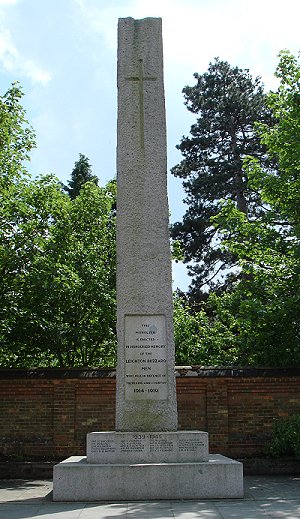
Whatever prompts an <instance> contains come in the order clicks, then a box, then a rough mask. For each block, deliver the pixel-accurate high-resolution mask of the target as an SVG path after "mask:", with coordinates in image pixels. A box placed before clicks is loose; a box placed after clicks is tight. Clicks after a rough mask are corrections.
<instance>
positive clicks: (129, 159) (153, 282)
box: [116, 18, 177, 431]
mask: <svg viewBox="0 0 300 519" xmlns="http://www.w3.org/2000/svg"><path fill="white" fill-rule="evenodd" d="M118 38H119V42H118V146H117V185H118V189H117V332H118V367H117V402H116V404H117V407H116V430H117V431H174V430H176V429H177V407H176V393H175V379H174V339H173V312H172V274H171V256H170V244H169V230H168V220H169V209H168V200H167V154H166V120H165V99H164V84H163V53H162V33H161V19H160V18H156V19H153V18H151V19H150V18H146V19H144V20H134V19H132V18H123V19H120V20H119V27H118Z"/></svg>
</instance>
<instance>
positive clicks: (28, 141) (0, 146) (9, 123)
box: [0, 82, 35, 189]
mask: <svg viewBox="0 0 300 519" xmlns="http://www.w3.org/2000/svg"><path fill="white" fill-rule="evenodd" d="M23 95H24V94H23V92H22V89H21V87H20V85H19V83H18V82H15V83H13V84H12V86H11V87H10V88H9V89H8V91H7V92H6V93H5V94H4V95H3V96H0V127H1V133H0V172H1V176H0V177H1V178H0V181H1V186H0V187H1V189H2V188H4V187H8V186H9V182H11V181H12V180H13V179H16V178H20V177H22V175H24V173H26V168H25V166H24V162H25V161H28V160H29V152H30V151H31V150H32V149H33V148H35V134H34V131H33V130H32V128H31V127H30V126H29V124H28V121H27V120H26V118H25V110H24V108H23V107H22V105H21V103H20V100H21V99H22V97H23Z"/></svg>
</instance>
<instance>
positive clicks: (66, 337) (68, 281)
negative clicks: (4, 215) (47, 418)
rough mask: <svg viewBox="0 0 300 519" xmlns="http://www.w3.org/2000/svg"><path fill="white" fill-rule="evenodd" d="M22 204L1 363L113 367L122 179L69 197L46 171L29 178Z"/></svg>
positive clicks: (13, 241) (4, 308) (12, 256)
mask: <svg viewBox="0 0 300 519" xmlns="http://www.w3.org/2000/svg"><path fill="white" fill-rule="evenodd" d="M22 203H23V207H24V213H23V217H22V218H20V219H19V221H18V225H16V226H15V228H14V232H13V233H12V235H11V236H10V243H11V249H10V252H11V253H10V258H9V259H10V265H11V268H10V272H9V274H10V275H9V276H8V277H7V283H6V287H7V291H6V296H5V297H3V301H2V302H3V303H4V304H3V305H2V316H1V317H2V319H1V323H2V327H1V343H2V353H3V355H4V358H3V361H2V365H7V366H14V367H17V366H18V367H19V366H23V367H24V366H91V365H112V364H113V363H114V360H115V358H114V355H115V314H116V311H115V217H114V211H113V207H114V204H115V183H114V182H111V183H109V184H108V186H107V187H106V188H100V187H98V186H95V184H93V183H91V182H88V183H86V184H85V185H84V186H83V187H82V189H81V191H80V194H79V195H78V196H77V197H76V199H75V200H70V198H69V197H68V196H67V195H66V194H64V193H63V192H62V191H61V187H60V182H59V181H58V180H57V179H55V178H53V177H51V176H49V177H43V178H41V179H38V180H32V181H31V182H30V183H28V186H27V189H26V190H24V192H23V198H22ZM16 243H18V244H20V245H19V246H18V247H17V246H16V245H15V244H16ZM20 258H21V259H22V261H20ZM17 260H19V263H18V261H17ZM18 265H19V268H16V267H17V266H18ZM33 352H34V354H33Z"/></svg>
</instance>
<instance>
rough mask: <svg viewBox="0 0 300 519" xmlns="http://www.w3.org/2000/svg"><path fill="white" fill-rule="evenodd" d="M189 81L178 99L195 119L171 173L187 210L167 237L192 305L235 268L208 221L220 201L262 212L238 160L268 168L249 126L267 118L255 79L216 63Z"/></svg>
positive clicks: (255, 135)
mask: <svg viewBox="0 0 300 519" xmlns="http://www.w3.org/2000/svg"><path fill="white" fill-rule="evenodd" d="M194 76H195V78H196V80H197V83H196V85H195V86H192V87H185V88H184V89H183V93H184V96H185V104H186V106H187V108H188V110H190V111H191V112H192V113H194V114H197V117H198V118H197V121H196V123H195V124H193V125H192V127H191V131H190V136H189V137H183V138H182V140H181V143H180V144H179V145H178V146H177V148H178V149H180V151H181V153H182V155H183V157H184V159H183V160H182V162H181V163H180V164H178V165H177V166H175V167H174V168H173V169H172V173H173V174H174V175H175V176H178V177H180V178H182V179H183V187H184V189H185V191H186V194H187V196H186V199H185V203H186V204H187V205H188V209H187V211H186V213H185V215H184V217H183V220H182V222H177V223H175V224H174V225H173V227H172V230H171V234H172V237H173V238H174V239H175V240H178V241H179V242H180V243H181V245H182V248H183V250H184V261H185V262H186V263H189V264H190V266H189V267H188V268H189V272H190V275H191V276H193V281H192V285H191V287H190V296H191V297H192V298H193V299H196V300H197V299H199V296H200V294H201V290H202V287H203V286H204V285H205V284H208V285H209V286H210V288H211V289H214V290H216V289H217V288H218V284H219V283H220V281H218V282H217V283H215V281H214V279H215V276H216V274H217V273H219V272H225V276H226V275H228V268H230V267H233V266H234V265H235V264H236V257H235V255H234V254H232V253H231V252H230V250H228V249H224V248H222V247H221V246H220V236H219V233H218V229H217V228H216V227H215V226H214V225H213V223H212V220H211V218H212V217H213V216H215V215H216V214H218V212H219V210H220V207H221V203H222V200H234V201H235V204H236V205H237V207H238V208H239V210H240V211H242V212H244V213H245V214H247V213H249V214H250V215H254V214H257V213H260V212H261V210H262V208H261V206H260V197H259V193H257V191H255V190H251V189H249V186H248V182H247V173H246V170H245V168H244V166H243V158H244V157H245V156H246V155H250V154H251V155H252V156H254V157H257V158H259V159H261V160H262V161H264V162H265V165H266V166H268V165H269V161H268V160H265V159H266V157H265V146H264V145H262V144H261V143H260V140H259V138H258V136H257V134H256V133H255V131H254V124H255V122H256V121H260V122H266V123H267V124H270V123H271V116H270V110H269V109H268V108H267V107H266V104H265V94H264V92H263V86H262V84H261V82H260V79H259V78H256V79H253V78H252V77H251V75H250V74H249V71H248V70H241V69H239V68H237V67H231V66H230V65H229V63H227V62H224V61H220V60H219V59H216V60H215V62H214V63H210V64H209V67H208V71H207V72H206V73H204V74H202V75H199V74H194ZM231 276H232V274H231ZM219 279H220V278H219ZM228 281H229V279H228Z"/></svg>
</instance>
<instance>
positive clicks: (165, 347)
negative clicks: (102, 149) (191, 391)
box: [53, 18, 243, 501]
mask: <svg viewBox="0 0 300 519" xmlns="http://www.w3.org/2000/svg"><path fill="white" fill-rule="evenodd" d="M117 167H118V176H117V180H118V189H117V191H118V194H117V307H118V309H117V313H118V315H117V318H118V319H117V321H118V322H117V331H118V367H117V396H116V430H115V431H95V432H90V433H89V434H88V435H87V455H86V457H85V456H71V457H70V458H69V459H67V460H64V461H63V462H61V463H59V464H58V465H56V466H55V467H54V486H53V499H54V500H55V501H66V500H68V501H85V500H87V501H95V500H113V501H115V500H116V499H118V500H126V499H128V500H143V499H147V500H148V499H155V500H157V499H195V498H198V499H199V498H219V497H231V498H232V497H242V495H243V475H242V465H241V463H237V462H234V461H233V460H230V459H228V458H225V457H224V456H219V455H215V456H213V455H212V456H209V453H208V434H207V432H203V431H177V409H176V393H175V375H174V371H175V370H174V340H173V319H172V288H171V287H172V280H171V257H170V246H169V233H168V202H167V164H166V123H165V104H164V87H163V60H162V35H161V20H160V19H159V18H146V19H144V20H134V19H133V18H124V19H120V20H119V49H118V149H117Z"/></svg>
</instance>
